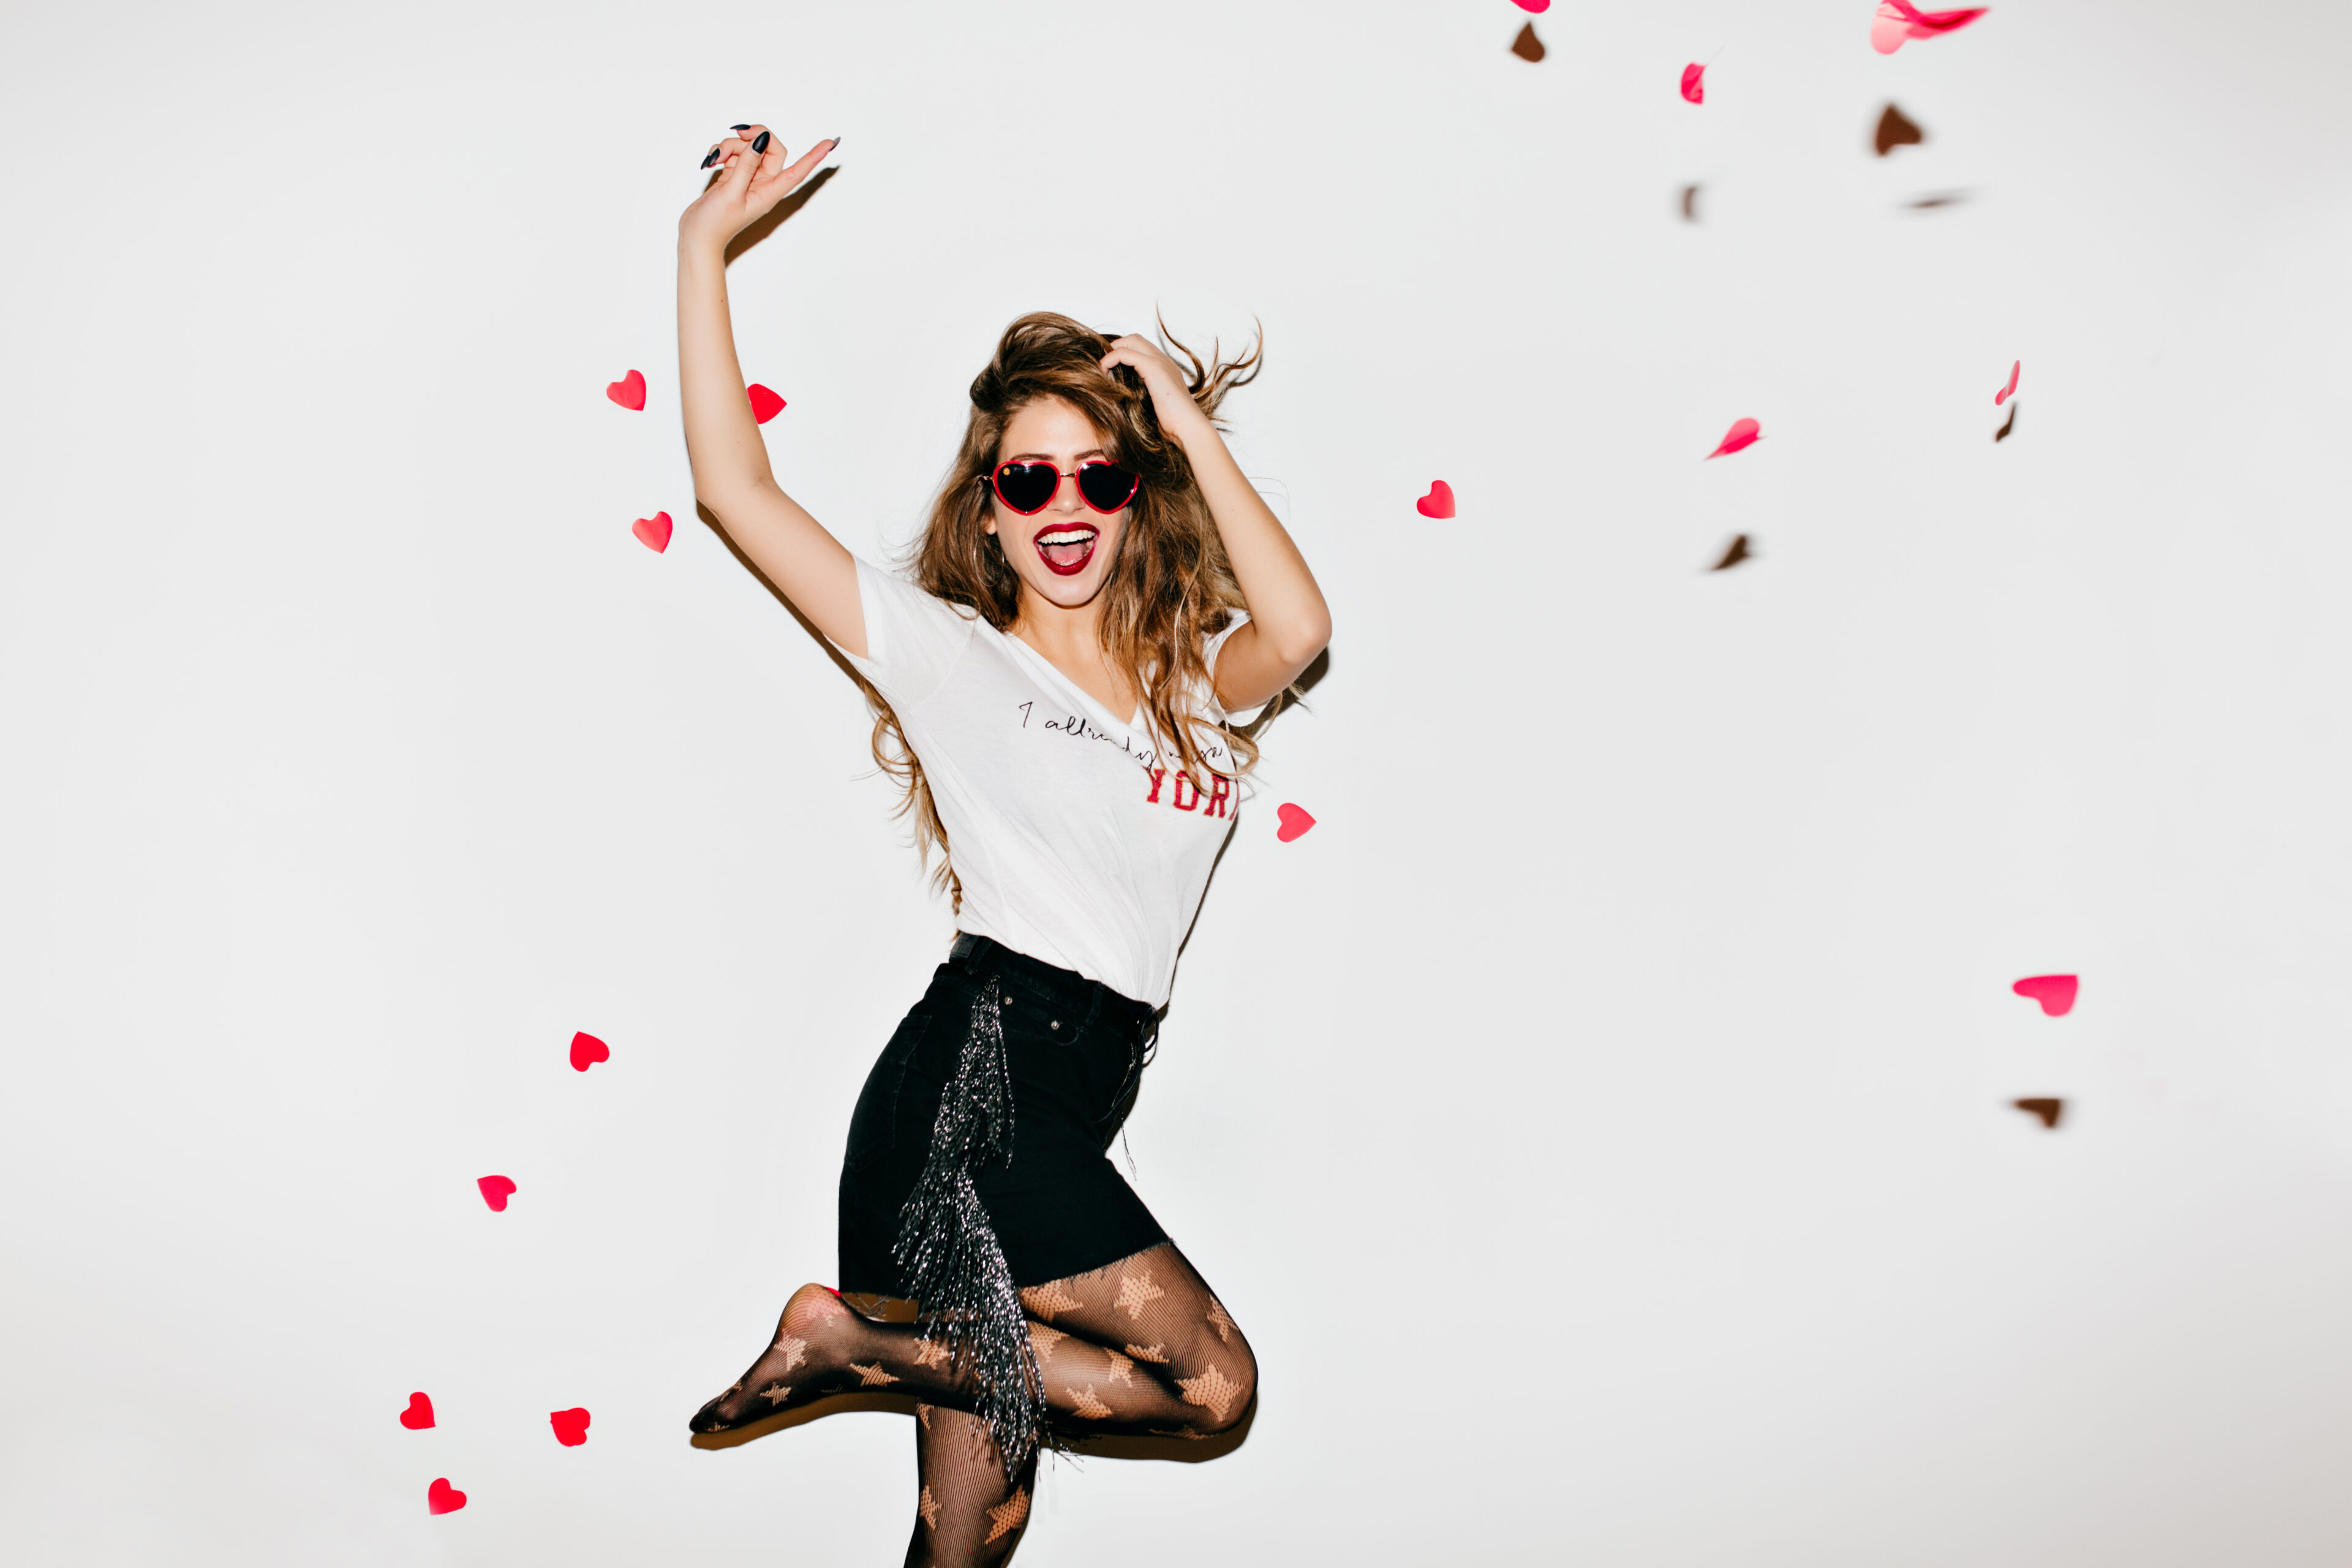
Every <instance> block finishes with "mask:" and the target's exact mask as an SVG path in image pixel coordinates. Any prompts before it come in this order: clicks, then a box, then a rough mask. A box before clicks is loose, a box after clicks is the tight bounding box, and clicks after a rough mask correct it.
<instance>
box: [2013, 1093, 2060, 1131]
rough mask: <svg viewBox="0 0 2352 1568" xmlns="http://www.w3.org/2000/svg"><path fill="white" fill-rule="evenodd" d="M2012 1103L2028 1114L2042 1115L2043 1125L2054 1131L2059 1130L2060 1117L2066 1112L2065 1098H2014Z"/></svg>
mask: <svg viewBox="0 0 2352 1568" xmlns="http://www.w3.org/2000/svg"><path fill="white" fill-rule="evenodd" d="M2010 1103H2011V1105H2014V1106H2015V1107H2017V1109H2018V1110H2022V1111H2023V1112H2025V1113H2026V1114H2027V1115H2028V1116H2038V1117H2040V1118H2041V1119H2042V1126H2043V1127H2044V1128H2047V1129H2049V1130H2050V1131H2056V1130H2057V1127H2058V1119H2059V1118H2060V1117H2061V1116H2063V1115H2064V1114H2065V1113H2066V1102H2065V1101H2064V1100H2011V1101H2010Z"/></svg>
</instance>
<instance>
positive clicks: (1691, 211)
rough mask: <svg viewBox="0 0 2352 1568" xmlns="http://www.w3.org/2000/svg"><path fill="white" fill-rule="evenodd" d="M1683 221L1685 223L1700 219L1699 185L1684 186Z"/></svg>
mask: <svg viewBox="0 0 2352 1568" xmlns="http://www.w3.org/2000/svg"><path fill="white" fill-rule="evenodd" d="M1683 221H1684V222H1685V223H1696V222H1697V221H1698V187H1697V186H1696V185H1685V186H1684V187H1683Z"/></svg>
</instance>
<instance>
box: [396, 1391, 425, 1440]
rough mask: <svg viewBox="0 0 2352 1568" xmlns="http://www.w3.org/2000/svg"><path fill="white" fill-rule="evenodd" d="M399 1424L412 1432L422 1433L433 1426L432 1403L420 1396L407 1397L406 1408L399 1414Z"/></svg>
mask: <svg viewBox="0 0 2352 1568" xmlns="http://www.w3.org/2000/svg"><path fill="white" fill-rule="evenodd" d="M400 1424H401V1425H402V1426H405V1427H407V1428H408V1429H409V1430H410V1431H412V1432H422V1431H424V1430H425V1428H426V1427H427V1426H432V1425H433V1402H432V1401H431V1400H429V1399H427V1398H425V1395H423V1394H410V1395H409V1396H408V1408H407V1409H405V1410H404V1411H402V1412H401V1413H400Z"/></svg>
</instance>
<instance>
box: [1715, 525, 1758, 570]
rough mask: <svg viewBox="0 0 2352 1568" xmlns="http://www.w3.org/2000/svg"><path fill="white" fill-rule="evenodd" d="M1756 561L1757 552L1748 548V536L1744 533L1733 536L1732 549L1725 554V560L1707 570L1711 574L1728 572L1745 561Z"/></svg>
mask: <svg viewBox="0 0 2352 1568" xmlns="http://www.w3.org/2000/svg"><path fill="white" fill-rule="evenodd" d="M1755 559H1756V552H1754V551H1753V550H1750V549H1748V536H1747V535H1746V534H1744V533H1740V534H1735V535H1733V536H1732V540H1731V548H1729V549H1728V550H1726V551H1725V552H1723V559H1722V560H1720V561H1718V562H1717V563H1715V564H1714V565H1712V566H1710V567H1708V568H1707V570H1708V571H1710V572H1728V571H1730V570H1731V569H1732V568H1733V567H1734V566H1737V565H1738V564H1739V563H1741V562H1743V561H1753V560H1755Z"/></svg>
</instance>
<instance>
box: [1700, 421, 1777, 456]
mask: <svg viewBox="0 0 2352 1568" xmlns="http://www.w3.org/2000/svg"><path fill="white" fill-rule="evenodd" d="M1763 438H1764V426H1761V425H1759V424H1758V423H1756V421H1754V420H1753V419H1735V420H1733V421H1732V422H1731V428H1730V429H1728V430H1727V431H1725V432H1724V433H1723V440H1722V442H1721V443H1720V444H1719V445H1718V446H1717V447H1716V448H1715V450H1714V451H1712V452H1709V453H1708V454H1707V456H1708V457H1709V458H1721V457H1727V456H1728V455H1730V454H1731V453H1733V452H1744V451H1746V450H1747V449H1748V447H1753V446H1754V445H1756V443H1757V442H1759V441H1760V440H1762V439H1763Z"/></svg>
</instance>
